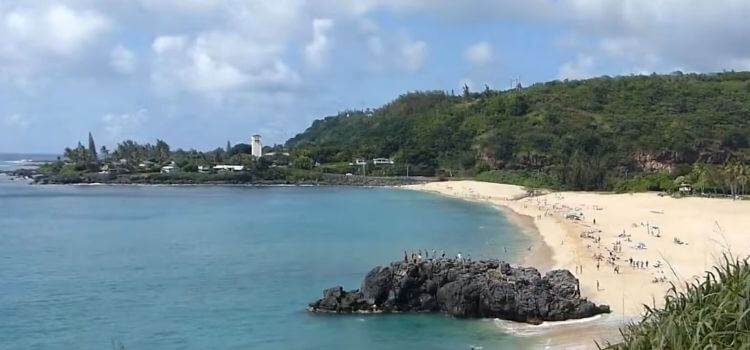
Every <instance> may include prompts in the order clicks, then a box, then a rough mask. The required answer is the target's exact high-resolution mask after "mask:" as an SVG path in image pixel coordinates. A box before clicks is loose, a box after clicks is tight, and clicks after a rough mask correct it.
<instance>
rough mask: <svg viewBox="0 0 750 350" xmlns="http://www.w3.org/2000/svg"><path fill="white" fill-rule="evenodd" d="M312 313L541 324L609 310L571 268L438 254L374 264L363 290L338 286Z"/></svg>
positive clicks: (311, 307)
mask: <svg viewBox="0 0 750 350" xmlns="http://www.w3.org/2000/svg"><path fill="white" fill-rule="evenodd" d="M308 311H311V312H327V313H395V312H443V313H447V314H449V315H452V316H454V317H459V318H499V319H504V320H511V321H518V322H525V323H531V324H539V323H542V322H544V321H564V320H569V319H580V318H586V317H591V316H595V315H598V314H602V313H609V312H610V309H609V306H607V305H596V304H594V303H592V302H590V301H588V300H587V299H585V298H582V297H581V295H580V289H579V284H578V279H576V278H575V277H574V276H573V274H571V273H570V271H568V270H553V271H549V272H547V273H546V274H545V275H544V276H542V275H541V274H540V273H539V271H537V269H535V268H532V267H516V266H511V265H510V264H508V263H506V262H503V261H499V260H486V261H466V260H454V259H437V260H423V261H410V262H393V263H391V264H390V265H388V266H377V267H375V268H373V269H372V270H371V271H370V272H369V273H368V274H367V275H366V276H365V279H364V281H363V282H362V286H361V288H360V289H355V290H351V291H345V290H344V289H343V288H342V287H340V286H337V287H333V288H329V289H326V290H324V291H323V298H321V299H318V300H316V301H314V302H312V303H310V304H309V306H308Z"/></svg>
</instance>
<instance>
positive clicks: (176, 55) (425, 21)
mask: <svg viewBox="0 0 750 350" xmlns="http://www.w3.org/2000/svg"><path fill="white" fill-rule="evenodd" d="M687 4H688V2H685V1H670V0H649V1H646V0H631V1H594V0H526V1H499V0H474V1H447V0H400V1H397V0H381V1H376V0H348V1H345V0H319V1H314V0H310V1H303V0H274V1H265V0H264V1H260V0H224V1H219V0H131V1H121V2H115V1H97V0H57V1H55V0H0V152H59V151H60V150H61V149H62V148H64V147H65V146H71V145H75V143H76V142H77V141H78V140H82V141H85V139H86V137H87V133H88V132H89V131H91V132H92V133H93V134H94V136H95V138H96V140H97V142H98V143H99V144H104V145H107V146H110V147H111V146H114V145H116V143H117V142H119V141H121V140H123V139H127V138H130V139H134V140H136V141H139V142H153V141H154V140H155V139H156V138H157V137H158V138H162V139H164V140H166V141H167V142H168V143H170V144H171V145H172V146H173V147H175V148H176V147H183V148H196V149H201V150H207V149H213V148H216V147H219V146H223V145H225V144H226V141H227V140H230V141H231V142H232V143H238V142H247V140H248V139H249V137H250V135H252V134H254V133H260V134H262V135H263V137H264V143H265V144H272V143H281V142H283V141H285V140H286V139H287V138H289V137H291V136H293V135H294V134H296V133H298V132H301V131H303V130H304V129H305V128H306V127H307V126H308V125H309V124H310V122H311V121H312V120H313V119H317V118H320V117H323V116H326V115H331V114H335V113H337V112H338V111H340V110H344V109H348V108H357V109H359V108H367V107H373V108H374V107H378V106H380V105H382V104H383V103H386V102H388V101H390V100H392V99H394V98H395V97H396V96H398V95H399V94H402V93H405V92H408V91H414V90H432V89H442V90H451V89H455V90H456V91H457V92H458V91H460V86H462V85H463V84H464V83H467V84H469V86H471V87H472V88H473V89H482V88H483V87H484V84H488V85H490V86H491V87H493V88H506V87H507V86H508V85H509V81H510V79H513V78H520V79H521V81H522V82H523V83H524V84H530V83H533V82H539V81H547V80H554V79H566V78H567V79H580V78H586V77H592V76H599V75H603V74H607V75H624V74H644V73H651V72H660V73H665V72H671V71H674V70H682V71H697V72H707V71H721V70H725V69H726V70H729V69H735V70H747V69H748V68H750V45H748V44H747V40H746V33H748V32H750V21H747V20H746V18H749V17H750V3H749V2H747V1H739V0H727V1H723V2H722V3H721V6H716V3H715V2H714V1H705V0H694V1H690V2H689V5H690V6H688V5H687Z"/></svg>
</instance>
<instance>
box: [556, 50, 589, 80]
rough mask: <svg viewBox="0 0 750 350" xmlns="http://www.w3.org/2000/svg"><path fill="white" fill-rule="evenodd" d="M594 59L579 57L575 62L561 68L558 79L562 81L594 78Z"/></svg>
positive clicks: (566, 63) (567, 63)
mask: <svg viewBox="0 0 750 350" xmlns="http://www.w3.org/2000/svg"><path fill="white" fill-rule="evenodd" d="M593 68H594V58H593V57H591V56H586V55H579V56H578V57H577V58H576V60H575V61H570V62H565V63H563V65H562V66H560V70H559V73H558V77H559V78H560V79H583V78H590V77H591V76H593V75H594V74H593V71H592V69H593Z"/></svg>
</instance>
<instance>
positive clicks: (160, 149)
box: [154, 139, 171, 164]
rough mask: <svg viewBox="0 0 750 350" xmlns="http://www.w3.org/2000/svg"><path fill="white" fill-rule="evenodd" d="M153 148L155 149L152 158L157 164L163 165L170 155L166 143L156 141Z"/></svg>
mask: <svg viewBox="0 0 750 350" xmlns="http://www.w3.org/2000/svg"><path fill="white" fill-rule="evenodd" d="M154 148H155V157H154V158H156V160H157V161H158V162H159V163H162V164H163V163H166V162H168V161H169V159H170V157H171V153H170V152H169V145H168V144H167V143H166V142H164V141H163V140H159V139H157V140H156V146H154Z"/></svg>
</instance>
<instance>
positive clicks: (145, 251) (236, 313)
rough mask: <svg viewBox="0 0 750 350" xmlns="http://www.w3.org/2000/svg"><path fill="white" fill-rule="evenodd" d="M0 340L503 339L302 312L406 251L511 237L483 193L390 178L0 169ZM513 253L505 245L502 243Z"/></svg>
mask: <svg viewBox="0 0 750 350" xmlns="http://www.w3.org/2000/svg"><path fill="white" fill-rule="evenodd" d="M0 242H2V244H0V266H1V267H2V268H1V269H0V348H2V349H111V348H112V345H111V344H112V343H113V342H115V343H117V344H120V343H121V344H123V345H125V347H126V348H127V349H469V348H470V346H471V345H475V346H482V347H483V348H484V349H513V348H517V347H519V346H521V344H520V343H519V339H518V338H516V337H513V336H510V335H506V334H503V333H502V331H501V330H500V329H498V328H497V327H496V326H495V325H494V323H493V322H492V321H486V320H485V321H482V320H456V319H452V318H450V317H446V316H442V315H367V316H362V315H350V316H334V315H314V314H309V313H307V312H306V311H304V308H305V306H306V305H307V303H308V302H310V301H312V300H313V299H315V298H318V297H319V296H320V294H321V291H322V289H323V288H327V287H330V286H333V285H337V284H340V285H343V286H344V287H345V288H356V287H358V286H359V283H360V281H361V279H362V277H363V276H364V274H365V273H366V272H367V271H368V270H369V269H370V268H372V267H373V266H374V265H377V264H383V263H387V262H389V261H392V260H397V259H400V258H401V257H402V256H403V251H404V250H417V249H430V250H432V249H437V250H438V251H440V250H441V249H446V250H447V251H448V252H449V253H450V254H455V253H456V252H457V251H459V250H461V251H462V252H463V253H464V254H467V253H469V254H471V256H472V257H473V258H480V257H497V258H506V259H508V260H510V261H513V260H515V259H516V256H515V255H510V256H506V257H504V256H503V247H508V251H509V252H516V251H518V249H515V248H516V247H521V246H524V245H525V244H526V243H527V241H526V238H525V237H524V236H523V235H522V234H519V233H518V230H517V229H516V228H515V227H514V226H512V225H511V224H509V223H508V222H507V221H506V220H505V219H504V218H503V217H502V216H501V215H498V212H497V211H495V210H494V209H492V208H489V207H486V206H482V205H478V204H472V203H468V202H464V201H458V200H452V199H446V198H442V197H438V196H435V195H431V194H425V193H418V192H412V191H405V190H395V189H368V188H337V187H322V188H300V187H288V188H284V187H274V188H251V187H218V186H217V187H137V186H132V187H131V186H128V187H125V186H120V187H114V186H30V185H21V184H19V183H10V182H9V181H8V179H7V177H4V176H0ZM514 254H515V253H514Z"/></svg>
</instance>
